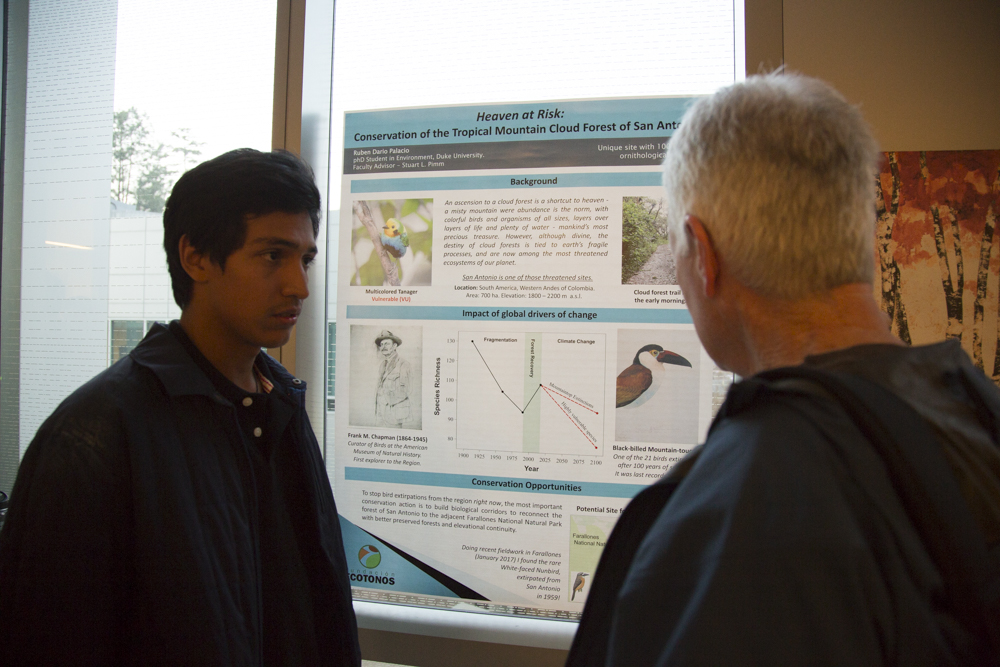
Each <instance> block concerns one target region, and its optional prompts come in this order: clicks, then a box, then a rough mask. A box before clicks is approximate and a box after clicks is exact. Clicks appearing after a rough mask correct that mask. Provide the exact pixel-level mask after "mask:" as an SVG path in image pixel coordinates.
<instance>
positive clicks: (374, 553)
mask: <svg viewBox="0 0 1000 667" xmlns="http://www.w3.org/2000/svg"><path fill="white" fill-rule="evenodd" d="M358 562H360V563H361V564H362V565H364V566H365V567H367V568H368V569H369V570H371V569H374V568H376V567H378V564H379V563H381V562H382V554H380V553H379V551H378V549H377V548H376V547H374V546H372V545H371V544H366V545H365V546H363V547H361V550H360V551H358Z"/></svg>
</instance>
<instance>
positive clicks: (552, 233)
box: [335, 98, 714, 618]
mask: <svg viewBox="0 0 1000 667" xmlns="http://www.w3.org/2000/svg"><path fill="white" fill-rule="evenodd" d="M688 102H689V99H687V98H651V99H615V100H585V101H569V102H539V103H523V104H497V105H477V106H451V107H440V108H419V109H395V110H382V111H371V112H357V113H348V114H346V118H345V128H346V136H345V143H344V146H345V149H344V173H343V180H342V190H341V195H340V196H341V219H340V239H339V249H338V251H339V253H340V254H339V276H338V285H339V292H338V307H337V329H336V331H337V349H338V354H337V376H336V395H337V413H336V426H335V428H336V453H335V456H336V479H335V487H336V491H337V503H338V507H339V510H340V513H341V524H342V527H343V531H344V541H345V546H346V550H347V555H348V561H349V564H350V578H351V582H352V585H353V586H354V587H355V595H356V596H360V597H370V598H373V599H388V600H397V601H410V602H415V603H423V604H437V605H440V606H449V605H454V604H456V603H464V604H473V605H478V606H479V607H480V608H486V609H500V610H507V611H512V612H513V613H522V614H529V615H531V614H536V615H541V616H548V617H562V618H577V617H578V616H579V613H580V611H581V610H582V608H583V604H584V602H585V601H586V599H587V594H588V592H589V590H590V584H591V582H592V581H593V575H594V570H595V568H596V566H597V562H598V559H599V558H600V555H601V551H602V548H603V547H604V544H605V541H606V539H607V536H608V534H609V533H610V531H611V529H612V528H613V526H614V524H615V521H616V519H617V517H618V515H619V514H620V512H621V510H622V508H623V507H624V506H625V505H626V504H627V503H628V501H629V500H630V499H631V498H632V497H633V496H635V494H636V493H638V492H639V491H640V490H641V489H642V488H643V487H645V486H646V485H648V484H650V483H651V482H653V481H655V480H656V479H657V478H659V477H660V476H662V475H663V474H664V472H665V471H666V470H667V469H669V467H670V466H671V465H672V464H673V463H674V462H676V461H677V460H678V459H679V458H680V457H682V456H683V455H684V454H685V453H686V452H687V451H688V450H689V449H690V448H691V447H693V446H694V445H695V444H696V443H697V442H698V441H699V440H700V439H701V438H703V437H704V434H705V431H706V430H707V427H708V424H709V422H710V419H711V416H712V402H713V369H714V366H713V364H712V362H711V360H710V359H709V358H708V357H707V356H706V354H705V352H704V351H703V349H702V348H701V346H700V344H699V342H698V339H697V336H696V335H695V332H694V328H693V326H692V323H691V317H690V315H689V313H688V311H687V309H686V308H685V303H684V300H683V297H682V295H681V293H680V290H679V289H678V287H677V286H676V282H677V280H676V269H675V266H674V260H673V257H672V256H671V254H670V246H669V244H668V243H667V229H666V224H665V223H666V205H665V202H664V201H663V194H662V189H661V186H660V183H661V177H660V169H659V164H660V162H661V161H662V159H663V154H664V150H665V146H666V143H667V141H668V140H669V138H670V135H671V134H672V132H673V131H674V130H675V129H676V128H677V126H678V122H679V120H680V118H681V116H682V114H683V112H684V109H685V108H686V105H687V104H688Z"/></svg>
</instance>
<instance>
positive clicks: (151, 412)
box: [0, 327, 361, 665]
mask: <svg viewBox="0 0 1000 667" xmlns="http://www.w3.org/2000/svg"><path fill="white" fill-rule="evenodd" d="M267 363H268V365H269V370H270V373H271V375H272V377H273V378H274V379H275V381H276V384H278V385H280V387H281V388H282V389H283V390H284V391H285V392H287V394H288V395H289V396H292V397H294V398H295V399H296V400H297V402H298V408H297V414H296V416H295V418H293V419H292V422H291V424H290V426H289V427H288V428H289V432H290V433H288V434H286V438H287V440H286V442H290V443H291V446H290V447H288V448H287V450H286V453H287V455H288V456H289V457H290V458H291V459H292V460H291V461H290V463H289V465H290V466H291V468H292V469H293V470H295V469H297V470H298V472H299V473H300V477H301V479H300V480H299V485H298V489H299V491H298V493H299V497H298V498H296V499H295V504H294V506H295V507H296V508H297V509H298V510H301V512H300V514H301V516H293V517H292V519H293V521H292V522H293V524H294V527H295V531H296V537H297V539H298V542H299V548H300V551H301V554H302V560H303V562H304V565H305V568H306V570H307V572H308V578H309V588H310V591H309V593H310V595H311V597H312V601H311V604H312V608H313V614H314V622H315V625H316V636H317V638H318V641H319V648H320V654H321V655H322V656H323V659H324V661H325V663H326V664H331V665H359V664H360V662H361V659H360V650H359V648H358V643H357V626H356V622H355V617H354V612H353V609H352V606H351V590H350V583H349V581H348V579H347V564H346V561H345V557H344V549H343V543H342V538H341V534H340V525H339V521H338V517H337V508H336V506H335V505H334V500H333V494H332V492H331V490H330V484H329V481H328V478H327V474H326V469H325V467H324V465H323V461H322V459H321V458H320V452H319V448H318V445H317V442H316V437H315V435H314V434H313V431H312V428H311V427H310V425H309V421H308V418H307V416H306V413H305V409H304V398H305V385H304V383H302V382H301V381H298V380H295V379H293V378H292V377H291V376H290V375H289V374H288V373H287V372H286V371H285V370H284V369H283V368H282V367H281V366H280V365H279V364H277V363H276V362H274V361H273V360H271V359H270V358H267ZM245 447H246V445H245V444H244V441H243V439H242V438H241V436H240V433H239V425H238V422H237V419H236V412H235V408H234V406H233V405H232V404H231V403H229V402H228V401H226V400H225V399H224V398H223V397H222V396H221V395H220V394H219V393H218V392H217V391H216V390H215V388H214V387H213V385H212V383H211V382H210V381H209V379H208V378H207V377H206V376H205V374H204V373H203V372H201V370H200V369H199V368H198V366H197V365H196V364H195V362H194V361H193V360H192V359H191V357H190V356H189V355H188V354H187V352H186V351H185V349H184V347H183V346H182V345H181V343H180V341H178V339H177V338H176V337H175V336H174V335H173V334H172V333H171V332H170V331H169V330H168V329H166V328H163V327H156V328H155V329H154V330H153V331H152V332H151V333H150V334H149V335H148V336H147V337H146V338H145V340H143V342H142V343H141V344H140V345H139V346H138V347H137V348H136V349H135V350H134V351H133V352H132V353H131V354H130V355H129V357H128V358H126V359H124V360H122V361H121V362H119V363H117V364H115V365H114V366H113V367H112V368H109V369H108V370H107V371H105V372H103V373H101V374H99V375H98V376H97V377H95V378H94V379H93V380H91V381H90V382H88V383H87V384H85V385H84V386H83V387H81V388H80V389H78V390H77V391H76V392H74V393H73V394H72V395H71V396H70V397H69V398H67V399H66V400H65V401H64V402H63V403H62V405H60V406H59V408H58V409H56V411H55V412H54V413H53V414H52V416H51V417H49V419H48V420H46V422H45V423H44V424H43V425H42V427H41V428H40V429H39V431H38V434H37V435H36V436H35V439H34V441H33V442H32V444H31V446H30V447H29V448H28V451H27V452H26V453H25V456H24V460H23V461H22V463H21V468H20V470H19V473H18V478H17V482H16V483H15V485H14V489H13V492H12V494H11V505H10V512H9V514H8V518H7V521H6V526H5V527H4V530H3V531H2V533H0V664H4V665H6V664H53V665H55V664H60V665H65V664H95V665H96V664H100V665H108V664H144V665H154V664H163V665H181V664H204V665H259V664H260V663H261V659H262V658H261V656H262V640H261V622H262V619H261V613H262V611H261V590H260V576H259V572H260V545H259V541H258V540H259V538H258V533H257V525H256V524H257V516H258V514H257V505H256V503H257V498H256V494H255V492H254V485H253V484H252V483H248V482H249V477H250V475H252V473H251V470H250V460H249V457H248V453H247V451H246V449H245Z"/></svg>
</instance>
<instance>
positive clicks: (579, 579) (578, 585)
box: [569, 572, 589, 602]
mask: <svg viewBox="0 0 1000 667" xmlns="http://www.w3.org/2000/svg"><path fill="white" fill-rule="evenodd" d="M588 574H589V573H587V572H577V573H576V579H574V580H573V595H571V596H570V598H569V601H570V602H572V601H573V600H575V599H576V594H577V593H579V592H580V591H582V590H583V584H584V579H583V578H584V577H586V576H588Z"/></svg>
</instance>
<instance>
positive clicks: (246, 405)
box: [243, 396, 253, 408]
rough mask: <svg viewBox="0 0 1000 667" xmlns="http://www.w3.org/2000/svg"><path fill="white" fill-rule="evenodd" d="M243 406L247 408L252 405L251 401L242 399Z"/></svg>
mask: <svg viewBox="0 0 1000 667" xmlns="http://www.w3.org/2000/svg"><path fill="white" fill-rule="evenodd" d="M243 405H244V406H245V407H248V408H249V407H250V406H251V405H253V399H252V398H250V397H249V396H247V397H246V398H244V399H243Z"/></svg>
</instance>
